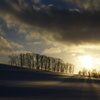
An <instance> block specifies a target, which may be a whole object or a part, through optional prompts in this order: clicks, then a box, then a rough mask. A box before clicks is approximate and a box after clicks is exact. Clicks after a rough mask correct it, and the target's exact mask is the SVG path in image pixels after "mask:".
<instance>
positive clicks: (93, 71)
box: [78, 68, 100, 77]
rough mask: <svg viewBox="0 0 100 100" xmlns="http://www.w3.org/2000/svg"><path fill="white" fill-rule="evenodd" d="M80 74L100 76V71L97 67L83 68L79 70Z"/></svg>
mask: <svg viewBox="0 0 100 100" xmlns="http://www.w3.org/2000/svg"><path fill="white" fill-rule="evenodd" d="M78 74H79V75H82V76H92V77H100V72H99V71H97V70H96V69H92V70H88V69H86V68H83V70H82V71H79V72H78Z"/></svg>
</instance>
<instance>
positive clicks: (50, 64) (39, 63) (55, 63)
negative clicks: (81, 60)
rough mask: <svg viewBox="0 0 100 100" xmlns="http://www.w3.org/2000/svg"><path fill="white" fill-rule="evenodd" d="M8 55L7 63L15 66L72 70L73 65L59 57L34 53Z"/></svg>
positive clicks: (47, 69)
mask: <svg viewBox="0 0 100 100" xmlns="http://www.w3.org/2000/svg"><path fill="white" fill-rule="evenodd" d="M8 57H9V59H10V60H9V63H10V64H11V65H15V66H20V67H26V68H32V69H38V70H46V71H53V72H65V73H68V72H69V73H73V72H74V65H72V64H70V63H64V61H63V60H62V59H59V58H54V57H48V56H45V55H40V54H35V53H20V54H19V55H17V54H12V55H9V56H8Z"/></svg>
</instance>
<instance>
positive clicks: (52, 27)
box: [0, 0, 100, 69]
mask: <svg viewBox="0 0 100 100" xmlns="http://www.w3.org/2000/svg"><path fill="white" fill-rule="evenodd" d="M21 52H34V53H39V54H45V55H47V56H53V57H56V58H61V59H63V60H64V61H65V62H70V63H72V64H74V65H75V66H76V69H78V68H79V66H82V65H81V63H80V60H79V58H80V57H83V56H87V55H89V56H91V57H93V59H94V63H95V66H96V67H97V68H98V69H99V66H100V60H99V59H100V0H0V63H7V62H8V57H7V56H8V55H9V54H11V53H15V54H16V53H17V54H18V53H21ZM77 66H78V67H77ZM80 68H81V67H80Z"/></svg>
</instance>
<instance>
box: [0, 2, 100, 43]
mask: <svg viewBox="0 0 100 100" xmlns="http://www.w3.org/2000/svg"><path fill="white" fill-rule="evenodd" d="M28 1H29V0H3V1H0V14H4V15H5V16H7V15H9V16H12V17H15V18H16V19H17V21H19V22H20V23H25V24H27V25H29V26H31V27H38V28H40V29H42V30H46V31H47V32H49V33H47V34H48V36H49V34H52V35H53V38H54V39H55V40H56V41H60V42H63V43H72V44H84V43H93V44H94V43H99V42H100V20H99V19H100V12H99V11H95V12H90V11H88V10H87V11H84V12H81V11H78V10H76V8H75V10H74V9H73V10H70V9H69V10H66V9H61V8H59V7H57V5H44V6H43V5H40V6H37V7H38V8H40V9H39V10H38V9H37V10H36V9H34V6H33V5H32V4H30V3H29V2H28ZM71 1H73V0H71ZM55 33H56V34H55Z"/></svg>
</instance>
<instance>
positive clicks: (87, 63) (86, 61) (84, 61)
mask: <svg viewBox="0 0 100 100" xmlns="http://www.w3.org/2000/svg"><path fill="white" fill-rule="evenodd" d="M78 59H79V61H80V63H81V65H82V67H85V68H86V69H89V70H91V69H92V68H93V57H92V56H90V55H86V56H80V57H78Z"/></svg>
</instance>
